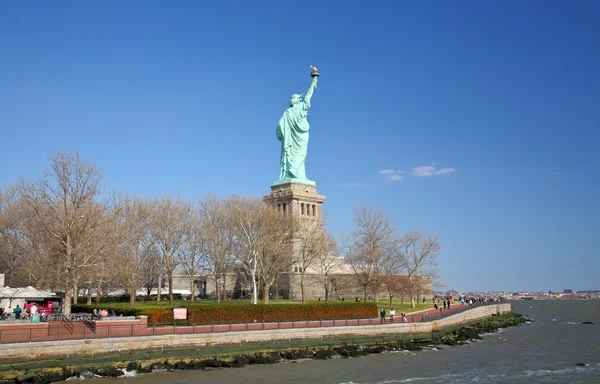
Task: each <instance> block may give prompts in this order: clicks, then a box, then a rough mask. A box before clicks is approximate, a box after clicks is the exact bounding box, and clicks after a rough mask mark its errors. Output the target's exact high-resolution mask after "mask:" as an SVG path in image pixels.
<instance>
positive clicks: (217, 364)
mask: <svg viewBox="0 0 600 384" xmlns="http://www.w3.org/2000/svg"><path fill="white" fill-rule="evenodd" d="M203 363H204V366H205V367H208V368H221V367H222V366H223V362H222V361H221V360H218V359H208V360H204V361H203Z"/></svg>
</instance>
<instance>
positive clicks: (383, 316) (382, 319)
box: [379, 308, 385, 323]
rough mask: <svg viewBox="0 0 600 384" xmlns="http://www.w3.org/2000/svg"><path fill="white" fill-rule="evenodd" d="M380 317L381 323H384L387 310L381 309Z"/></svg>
mask: <svg viewBox="0 0 600 384" xmlns="http://www.w3.org/2000/svg"><path fill="white" fill-rule="evenodd" d="M379 316H380V317H379V321H380V322H382V323H383V322H384V321H385V308H381V311H379Z"/></svg>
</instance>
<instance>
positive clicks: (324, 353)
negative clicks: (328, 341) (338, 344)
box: [315, 349, 335, 360]
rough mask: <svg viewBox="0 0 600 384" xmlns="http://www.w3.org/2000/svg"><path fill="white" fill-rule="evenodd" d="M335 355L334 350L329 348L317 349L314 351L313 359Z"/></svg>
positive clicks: (323, 358)
mask: <svg viewBox="0 0 600 384" xmlns="http://www.w3.org/2000/svg"><path fill="white" fill-rule="evenodd" d="M333 355H335V351H333V350H331V349H319V350H318V351H317V352H315V359H319V360H326V359H329V358H330V357H331V356H333Z"/></svg>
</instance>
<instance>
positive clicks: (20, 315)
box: [0, 301, 53, 321]
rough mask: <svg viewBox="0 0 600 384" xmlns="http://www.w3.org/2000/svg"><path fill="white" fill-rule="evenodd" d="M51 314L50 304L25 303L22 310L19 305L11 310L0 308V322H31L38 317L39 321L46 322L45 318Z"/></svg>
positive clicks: (9, 308) (10, 308)
mask: <svg viewBox="0 0 600 384" xmlns="http://www.w3.org/2000/svg"><path fill="white" fill-rule="evenodd" d="M52 312H53V308H52V302H46V303H41V302H39V303H38V302H35V301H30V302H28V303H26V304H25V305H24V306H23V308H21V306H20V305H19V304H17V305H16V306H15V308H12V307H11V306H9V307H7V308H0V320H10V319H15V320H31V319H33V318H34V316H40V320H42V321H44V320H46V318H47V316H48V315H49V314H51V313H52Z"/></svg>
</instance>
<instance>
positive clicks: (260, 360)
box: [248, 352, 281, 364]
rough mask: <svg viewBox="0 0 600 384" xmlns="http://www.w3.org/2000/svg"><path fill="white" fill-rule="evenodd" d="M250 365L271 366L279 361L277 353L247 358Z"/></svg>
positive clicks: (279, 357)
mask: <svg viewBox="0 0 600 384" xmlns="http://www.w3.org/2000/svg"><path fill="white" fill-rule="evenodd" d="M248 360H249V363H250V364H273V363H278V362H279V361H280V360H281V356H279V353H276V352H270V353H262V354H256V355H251V356H248Z"/></svg>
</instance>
